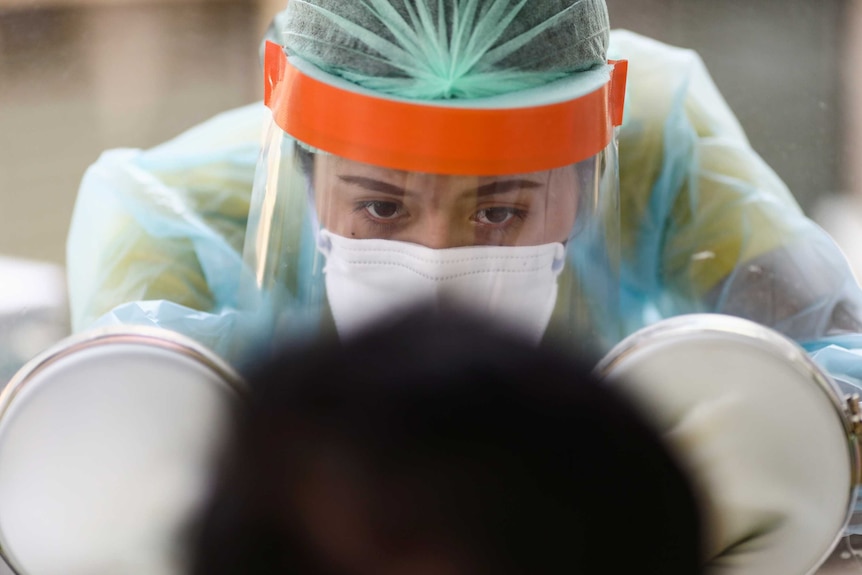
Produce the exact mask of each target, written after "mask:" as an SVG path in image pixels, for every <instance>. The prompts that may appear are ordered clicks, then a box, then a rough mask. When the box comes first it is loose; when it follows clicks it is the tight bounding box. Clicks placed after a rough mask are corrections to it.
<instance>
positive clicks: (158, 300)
mask: <svg viewBox="0 0 862 575" xmlns="http://www.w3.org/2000/svg"><path fill="white" fill-rule="evenodd" d="M265 114H266V112H265V108H264V107H263V106H262V105H260V104H255V105H252V106H247V107H244V108H240V109H238V110H234V111H231V112H227V113H224V114H221V115H219V116H216V117H215V118H214V119H212V120H210V121H208V122H206V123H204V124H201V125H200V126H197V127H195V128H193V129H191V130H189V131H188V132H186V133H185V134H183V135H181V136H179V137H178V138H176V139H174V140H172V141H170V142H167V143H165V144H163V145H161V146H158V147H156V148H153V149H151V150H147V151H141V150H111V151H108V152H105V153H104V154H103V155H102V156H101V157H100V158H99V160H98V161H97V162H96V163H95V164H94V165H93V166H91V167H90V168H89V169H88V171H87V173H86V174H85V176H84V179H83V181H82V183H81V188H80V191H79V195H78V198H77V201H76V205H75V210H74V213H73V217H72V223H71V226H70V230H69V238H68V243H67V268H68V283H69V292H70V294H69V295H70V307H71V312H72V323H73V329H74V330H75V331H80V330H82V329H85V328H88V327H91V326H93V325H94V324H96V322H97V320H98V323H99V325H103V324H105V323H149V324H152V325H159V326H162V327H168V328H170V329H174V330H176V331H181V332H184V333H187V335H191V336H192V337H196V339H199V340H202V341H203V342H204V343H207V344H210V345H211V346H212V345H213V340H217V339H218V338H219V336H218V335H217V334H218V332H219V331H220V326H222V327H224V326H223V324H224V323H225V322H226V321H227V320H225V319H224V317H222V316H224V314H225V313H226V312H228V311H229V310H230V309H232V308H235V306H236V298H237V283H238V281H239V278H240V274H241V268H242V255H241V252H242V242H243V240H244V236H245V227H246V220H247V218H248V205H249V201H250V197H251V190H252V184H253V179H254V171H255V165H256V162H257V157H258V154H259V149H260V143H259V139H260V137H261V130H262V126H263V125H264V124H263V120H264V119H265V117H266V116H265ZM118 306H120V307H118ZM227 315H230V313H227ZM221 331H227V330H221ZM214 347H217V346H214Z"/></svg>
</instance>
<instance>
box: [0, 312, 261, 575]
mask: <svg viewBox="0 0 862 575" xmlns="http://www.w3.org/2000/svg"><path fill="white" fill-rule="evenodd" d="M243 390H244V385H243V383H242V380H241V378H240V377H239V376H238V375H237V374H236V372H235V371H234V370H233V369H232V368H231V367H230V366H229V365H227V364H226V363H225V362H224V361H222V360H221V359H219V358H218V357H217V356H215V355H214V354H213V353H212V352H210V351H209V350H208V349H206V348H205V347H203V346H201V345H199V344H197V343H196V342H193V341H191V340H189V339H188V338H185V337H183V336H181V335H179V334H175V333H173V332H169V331H166V330H161V329H157V328H137V327H117V328H107V329H100V330H97V331H92V332H88V333H84V334H81V335H77V336H74V337H71V338H68V339H67V340H64V341H62V342H60V343H59V344H58V345H56V346H55V347H53V348H51V349H49V350H48V351H46V352H45V353H43V354H42V355H40V356H38V357H37V358H35V359H33V360H32V361H31V362H29V363H28V364H27V365H26V366H24V368H22V369H21V370H20V371H19V373H18V374H16V376H15V377H14V378H13V379H12V381H11V382H10V383H9V384H8V386H7V387H6V389H5V390H4V392H3V393H2V395H0V550H2V553H3V555H4V557H5V558H6V559H7V560H8V562H9V563H10V565H11V566H12V567H13V568H14V569H15V570H16V571H18V572H19V573H22V574H32V575H49V574H52V573H57V574H60V573H63V574H64V575H69V574H74V573H82V574H83V573H128V574H136V573H141V574H144V573H146V574H147V575H157V574H159V573H180V572H182V569H183V553H182V549H181V547H180V542H181V541H182V537H183V536H184V530H185V529H187V525H188V522H189V521H190V519H191V518H192V517H193V515H194V511H195V509H196V508H197V506H198V505H199V504H200V503H201V502H202V498H203V497H204V496H205V494H206V492H207V489H208V483H209V476H210V467H211V465H212V458H213V456H214V455H215V453H216V452H217V449H218V446H219V445H220V441H221V438H222V436H223V434H224V432H225V430H226V423H227V421H228V418H229V414H230V411H231V409H232V408H233V406H234V405H235V403H236V401H238V400H239V398H240V397H241V395H242V393H243Z"/></svg>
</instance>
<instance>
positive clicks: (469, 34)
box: [274, 0, 610, 100]
mask: <svg viewBox="0 0 862 575" xmlns="http://www.w3.org/2000/svg"><path fill="white" fill-rule="evenodd" d="M609 30H610V26H609V22H608V11H607V6H606V5H605V2H604V0H290V1H289V2H288V5H287V8H286V9H285V11H284V12H283V13H281V14H279V16H278V18H277V19H276V22H275V30H274V32H275V39H276V40H277V41H279V42H280V43H281V44H282V45H283V46H285V48H286V49H287V52H288V54H289V55H296V56H299V57H301V58H303V59H304V60H306V61H308V62H311V63H312V64H314V65H316V66H318V67H319V68H321V69H322V70H324V71H326V72H329V73H330V74H335V75H337V76H340V77H342V78H344V79H346V80H348V81H350V82H353V83H356V84H358V85H360V86H362V87H364V88H368V89H371V90H375V91H378V92H381V93H384V94H389V95H392V96H397V97H402V98H411V99H419V100H438V99H449V98H479V97H486V96H496V95H500V94H507V93H510V92H515V91H518V90H523V89H526V88H533V87H537V86H542V85H544V84H547V83H549V82H553V81H555V80H559V79H561V78H564V77H567V76H570V75H572V74H575V73H577V72H582V71H585V70H589V69H591V68H593V67H595V66H597V65H604V64H605V63H606V60H607V49H608V35H609Z"/></svg>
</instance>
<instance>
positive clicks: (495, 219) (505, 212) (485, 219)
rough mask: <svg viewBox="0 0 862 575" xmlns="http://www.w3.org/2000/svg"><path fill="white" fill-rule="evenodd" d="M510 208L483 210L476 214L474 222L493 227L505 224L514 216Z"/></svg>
mask: <svg viewBox="0 0 862 575" xmlns="http://www.w3.org/2000/svg"><path fill="white" fill-rule="evenodd" d="M514 211H515V210H513V209H512V208H485V209H484V210H479V211H478V212H476V221H477V222H479V223H480V224H486V225H495V226H498V225H500V224H505V223H506V222H508V221H509V220H510V219H511V218H512V216H513V215H514Z"/></svg>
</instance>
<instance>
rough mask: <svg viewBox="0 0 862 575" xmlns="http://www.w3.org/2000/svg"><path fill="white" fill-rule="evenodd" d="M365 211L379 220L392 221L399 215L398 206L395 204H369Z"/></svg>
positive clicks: (366, 205)
mask: <svg viewBox="0 0 862 575" xmlns="http://www.w3.org/2000/svg"><path fill="white" fill-rule="evenodd" d="M365 209H366V210H367V211H368V213H369V214H371V216H372V217H374V218H377V219H379V220H391V219H393V218H396V217H398V215H399V210H398V204H396V203H395V202H368V203H367V204H365Z"/></svg>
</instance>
